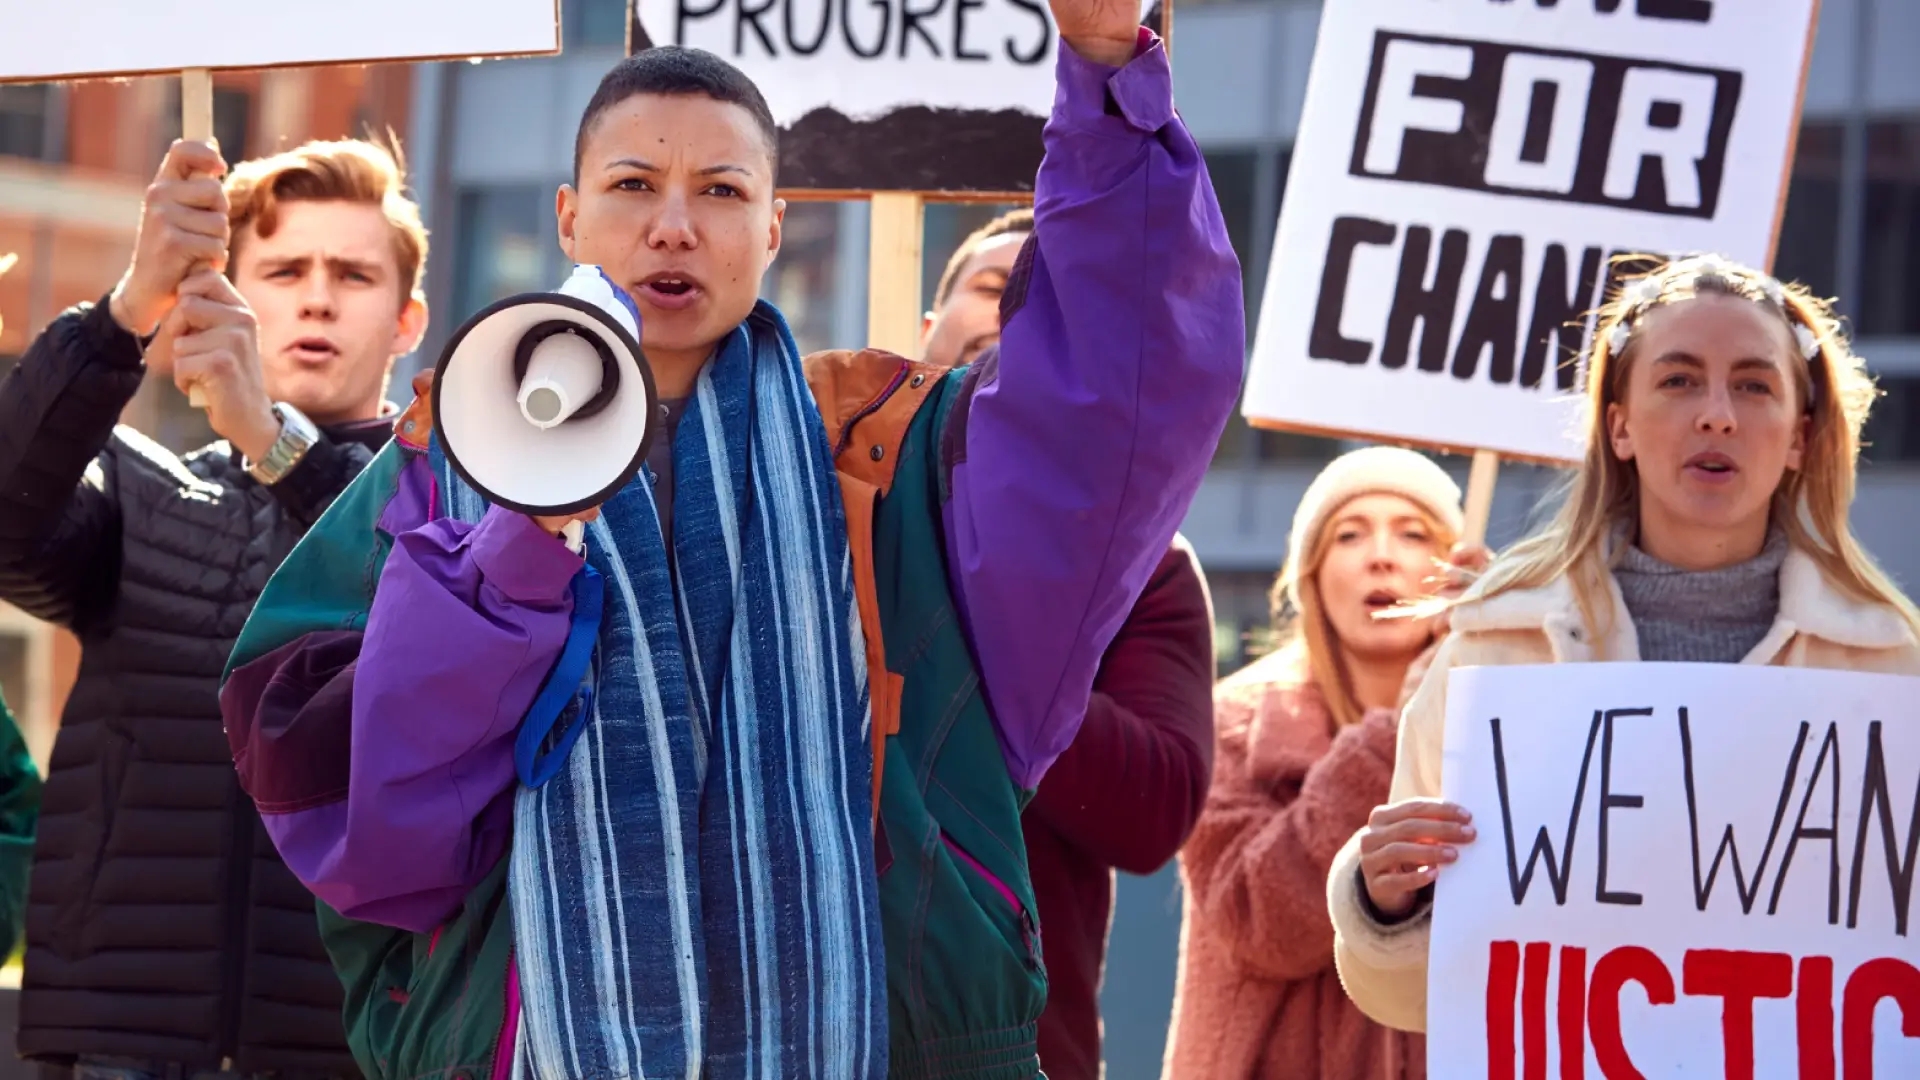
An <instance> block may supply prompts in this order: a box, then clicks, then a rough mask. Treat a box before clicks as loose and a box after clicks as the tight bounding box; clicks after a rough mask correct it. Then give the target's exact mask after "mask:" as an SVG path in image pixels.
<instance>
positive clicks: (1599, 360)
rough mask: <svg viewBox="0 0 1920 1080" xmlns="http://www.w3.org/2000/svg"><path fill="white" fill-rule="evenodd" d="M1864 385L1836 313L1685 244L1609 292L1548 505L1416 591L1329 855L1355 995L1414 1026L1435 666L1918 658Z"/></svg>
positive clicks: (1453, 824)
mask: <svg viewBox="0 0 1920 1080" xmlns="http://www.w3.org/2000/svg"><path fill="white" fill-rule="evenodd" d="M1873 396H1874V389H1873V385H1872V382H1871V381H1870V379H1869V378H1868V376H1867V374H1866V372H1865V371H1864V369H1863V365H1862V363H1861V361H1860V359H1859V357H1857V356H1855V355H1853V353H1852V351H1851V349H1850V348H1849V346H1848V343H1847V341H1846V338H1845V337H1844V336H1843V334H1842V331H1841V329H1840V326H1839V323H1838V321H1837V320H1836V319H1835V317H1834V315H1833V312H1832V310H1831V308H1830V307H1829V306H1828V305H1827V304H1826V303H1825V302H1823V301H1820V300H1818V299H1816V298H1814V297H1813V296H1812V295H1810V294H1809V293H1808V292H1807V291H1806V290H1805V289H1803V288H1801V287H1800V286H1798V285H1782V284H1781V283H1780V282H1778V281H1776V280H1774V279H1773V278H1772V277H1770V276H1768V275H1766V274H1764V273H1761V272H1760V271H1757V270H1753V269H1750V268H1748V267H1744V266H1739V265H1735V264H1732V263H1729V262H1726V261H1723V260H1719V259H1715V258H1711V257H1700V258H1689V259H1683V260H1679V261H1676V262H1673V263H1669V264H1667V265H1665V266H1664V267H1662V268H1660V269H1658V270H1656V271H1654V272H1652V273H1650V274H1648V275H1646V276H1644V277H1641V278H1638V279H1635V280H1633V281H1631V282H1629V283H1628V284H1627V285H1626V286H1625V287H1624V288H1623V289H1622V290H1621V291H1620V293H1619V294H1618V295H1617V296H1615V297H1614V298H1613V299H1612V300H1610V301H1609V302H1608V303H1607V305H1606V306H1605V308H1604V309H1603V310H1602V311H1601V315H1600V320H1599V324H1598V328H1597V330H1596V333H1595V339H1594V345H1593V352H1592V357H1591V363H1590V364H1589V366H1588V374H1587V404H1588V406H1589V418H1588V425H1589V426H1588V429H1587V443H1586V457H1585V461H1584V463H1583V465H1582V467H1581V468H1580V469H1579V471H1578V472H1577V473H1575V474H1574V477H1573V480H1572V484H1571V488H1570V490H1569V491H1568V493H1567V498H1566V501H1565V503H1564V504H1563V505H1562V507H1561V508H1560V511H1559V513H1558V514H1557V516H1556V517H1555V518H1554V519H1553V521H1552V522H1551V523H1550V524H1549V525H1548V527H1547V528H1546V529H1545V530H1544V531H1543V532H1541V533H1540V534H1539V535H1537V536H1534V537H1532V538H1530V539H1528V540H1526V541H1524V542H1522V543H1520V544H1518V545H1516V546H1515V547H1514V548H1513V549H1512V550H1511V551H1509V552H1508V553H1506V554H1505V555H1503V556H1502V557H1501V558H1500V559H1498V560H1497V561H1496V562H1495V563H1494V564H1493V565H1492V566H1491V567H1490V568H1489V569H1488V571H1487V573H1486V574H1485V576H1484V577H1483V578H1482V579H1481V580H1480V581H1478V582H1476V583H1475V584H1474V585H1473V586H1472V587H1471V588H1470V589H1468V590H1467V592H1466V593H1465V595H1464V596H1462V597H1461V598H1460V599H1459V600H1458V601H1444V600H1442V601H1436V602H1434V604H1433V605H1431V607H1434V608H1438V607H1446V608H1450V612H1451V618H1452V631H1451V634H1450V636H1449V637H1448V639H1447V640H1446V641H1445V642H1444V643H1443V644H1442V645H1441V647H1440V650H1439V652H1438V653H1437V654H1436V656H1435V658H1434V661H1433V664H1432V667H1431V668H1430V669H1429V671H1428V672H1427V674H1426V676H1425V677H1424V679H1423V680H1422V682H1421V685H1420V687H1419V689H1418V690H1417V691H1416V692H1415V693H1414V695H1413V697H1412V699H1411V700H1410V701H1409V703H1408V705H1407V709H1406V713H1405V715H1404V716H1403V717H1402V719H1401V724H1400V733H1399V747H1398V754H1397V757H1396V761H1395V766H1394V776H1393V785H1392V791H1391V794H1390V796H1389V801H1388V803H1387V805H1384V806H1381V807H1379V808H1377V809H1375V810H1374V811H1373V814H1372V817H1371V819H1370V820H1369V822H1368V824H1367V826H1366V828H1364V829H1361V830H1360V831H1359V832H1358V833H1357V834H1355V836H1354V837H1353V838H1352V839H1351V840H1350V841H1349V842H1348V843H1347V845H1346V847H1345V848H1344V849H1342V851H1341V852H1340V855H1339V856H1338V857H1337V858H1335V860H1334V862H1333V869H1332V873H1331V876H1330V878H1329V881H1328V900H1329V906H1330V909H1331V913H1332V916H1333V923H1334V930H1335V941H1334V946H1335V947H1334V952H1335V957H1336V960H1337V962H1338V966H1339V970H1340V977H1341V980H1342V982H1343V983H1344V984H1345V986H1346V989H1347V992H1348V994H1349V995H1350V996H1351V997H1352V998H1353V1001H1354V1002H1355V1004H1357V1005H1359V1006H1360V1008H1361V1010H1362V1011H1364V1012H1366V1013H1367V1014H1368V1015H1369V1016H1372V1017H1373V1018H1374V1019H1376V1020H1379V1021H1380V1022H1381V1023H1384V1024H1387V1025H1389V1026H1392V1027H1396V1028H1400V1029H1403V1030H1408V1031H1421V1030H1425V1027H1426V991H1427V970H1426V967H1427V943H1428V931H1429V927H1430V925H1431V920H1430V919H1429V917H1428V916H1429V913H1430V907H1431V903H1432V889H1433V883H1434V880H1435V878H1436V876H1437V875H1438V874H1439V873H1440V871H1441V868H1442V867H1444V866H1446V865H1448V864H1449V863H1451V862H1453V861H1454V860H1455V859H1456V858H1457V855H1458V850H1457V849H1458V846H1459V845H1462V844H1467V843H1471V842H1472V841H1473V839H1474V836H1475V829H1474V823H1473V822H1472V821H1470V820H1468V815H1467V814H1466V812H1465V811H1464V810H1462V809H1461V808H1460V807H1458V806H1455V805H1453V804H1451V803H1447V802H1443V801H1440V800H1439V799H1438V798H1437V796H1438V794H1439V792H1440V749H1441V735H1442V730H1443V726H1444V723H1445V719H1446V711H1447V709H1446V689H1447V673H1448V671H1449V670H1451V669H1453V668H1456V667H1468V666H1482V665H1489V664H1543V663H1568V662H1579V661H1616V662H1618V661H1640V660H1647V661H1689V662H1716V663H1747V664H1774V665H1782V666H1788V667H1816V668H1835V669H1842V670H1850V671H1871V672H1891V673H1906V674H1912V673H1920V612H1917V611H1916V610H1915V608H1914V606H1913V604H1912V603H1911V602H1909V601H1908V600H1907V599H1906V597H1904V596H1903V595H1902V594H1901V593H1900V590H1899V589H1898V588H1897V587H1896V586H1895V585H1894V584H1893V583H1892V582H1891V581H1890V580H1889V579H1888V578H1887V576H1886V574H1885V573H1883V572H1882V571H1881V570H1880V568H1879V567H1878V566H1877V565H1876V564H1875V563H1874V561H1873V559H1872V557H1871V556H1869V555H1868V554H1867V552H1866V551H1865V550H1864V549H1863V548H1862V547H1861V545H1860V542H1859V541H1858V540H1857V539H1856V538H1855V537H1854V535H1853V533H1852V531H1851V530H1850V528H1849V526H1848V523H1847V511H1848V509H1849V507H1850V506H1851V505H1852V502H1853V492H1854V468H1855V461H1856V459H1857V457H1858V455H1859V449H1860V430H1861V427H1862V425H1863V424H1864V423H1865V421H1866V417H1867V411H1868V408H1869V407H1870V405H1871V403H1872V399H1873ZM1411 613H1412V614H1431V613H1432V612H1431V610H1421V609H1419V608H1416V609H1414V611H1413V612H1411Z"/></svg>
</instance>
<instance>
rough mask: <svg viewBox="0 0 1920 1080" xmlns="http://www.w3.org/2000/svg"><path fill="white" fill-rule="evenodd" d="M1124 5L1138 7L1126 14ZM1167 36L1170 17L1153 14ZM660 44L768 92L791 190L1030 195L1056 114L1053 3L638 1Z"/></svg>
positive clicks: (1162, 8) (1149, 11)
mask: <svg viewBox="0 0 1920 1080" xmlns="http://www.w3.org/2000/svg"><path fill="white" fill-rule="evenodd" d="M1123 2H1124V0H1123ZM1139 9H1140V17H1141V21H1142V23H1143V24H1144V25H1149V26H1152V27H1153V28H1154V29H1155V30H1160V31H1164V29H1165V27H1166V23H1165V20H1164V18H1163V15H1164V13H1165V12H1166V11H1168V10H1169V5H1168V3H1166V2H1164V0H1162V2H1156V0H1139ZM636 11H637V12H638V15H639V21H640V27H641V30H642V32H643V33H644V35H645V37H646V39H647V42H648V43H650V44H653V45H685V46H689V47H692V48H698V49H705V50H707V51H709V52H712V53H715V54H717V55H719V56H722V57H724V58H726V59H727V60H728V61H729V62H731V63H733V64H734V65H735V66H737V67H739V68H740V70H741V71H743V72H745V73H746V74H747V77H748V78H751V79H752V80H753V81H754V83H755V84H756V85H757V86H759V87H760V90H761V93H762V94H764V95H765V97H766V99H767V105H768V107H769V108H771V109H772V110H773V120H774V123H775V124H776V125H778V126H779V128H780V131H781V142H780V159H781V160H780V173H781V180H780V183H781V187H782V188H805V189H822V190H837V191H856V190H867V191H873V190H895V191H1000V192H1029V191H1032V190H1033V176H1034V173H1035V172H1036V171H1037V170H1038V168H1039V164H1040V157H1041V140H1040V132H1041V128H1042V126H1043V125H1044V124H1045V122H1046V118H1047V116H1048V114H1049V113H1051V112H1052V110H1053V94H1054V82H1053V72H1054V66H1055V64H1056V62H1057V60H1058V58H1059V50H1060V47H1061V46H1060V41H1059V31H1058V28H1057V27H1056V26H1055V25H1054V22H1053V13H1052V11H1051V10H1049V8H1048V6H1047V0H867V2H861V0H845V2H842V0H638V3H637V7H636Z"/></svg>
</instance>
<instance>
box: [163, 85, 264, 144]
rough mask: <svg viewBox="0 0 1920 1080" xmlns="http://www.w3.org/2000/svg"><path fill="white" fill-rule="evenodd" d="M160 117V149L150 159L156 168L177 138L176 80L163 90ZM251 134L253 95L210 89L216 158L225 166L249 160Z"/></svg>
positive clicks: (228, 88)
mask: <svg viewBox="0 0 1920 1080" xmlns="http://www.w3.org/2000/svg"><path fill="white" fill-rule="evenodd" d="M160 115H161V122H160V127H159V133H160V145H159V147H158V148H157V149H156V150H155V151H154V155H153V160H154V162H155V163H156V164H158V163H159V161H160V159H161V158H162V157H164V156H165V155H166V152H167V147H169V146H171V145H172V144H173V140H175V139H177V138H179V137H180V130H181V125H180V80H178V79H174V80H172V85H171V86H169V87H168V88H167V106H166V108H165V109H164V110H163V111H162V112H161V114H160ZM252 133H253V95H252V94H251V93H249V92H247V91H245V90H239V89H235V88H233V87H227V86H216V87H214V88H213V137H214V139H215V140H217V141H218V142H219V143H220V156H221V157H223V158H225V159H226V160H227V161H228V162H229V163H231V162H235V161H244V160H246V159H247V158H249V157H251V156H253V140H252V138H251V136H252Z"/></svg>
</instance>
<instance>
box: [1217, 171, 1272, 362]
mask: <svg viewBox="0 0 1920 1080" xmlns="http://www.w3.org/2000/svg"><path fill="white" fill-rule="evenodd" d="M1204 156H1205V157H1206V160H1207V175H1208V176H1209V177H1210V178H1211V179H1212V180H1213V196H1214V198H1215V199H1217V200H1219V202H1220V216H1221V217H1223V218H1225V219H1226V222H1227V241H1228V242H1229V243H1231V244H1232V245H1233V253H1234V254H1235V255H1238V256H1239V257H1240V267H1241V274H1240V278H1241V284H1242V285H1243V286H1244V287H1245V289H1246V298H1245V299H1246V304H1247V307H1248V309H1249V310H1250V311H1251V310H1252V309H1253V308H1254V307H1255V296H1256V295H1257V294H1255V293H1254V292H1253V289H1254V279H1255V278H1256V277H1257V276H1258V275H1257V274H1251V273H1248V272H1247V267H1249V266H1251V265H1252V259H1253V235H1254V228H1255V222H1254V220H1253V204H1254V195H1253V187H1254V175H1255V173H1256V172H1257V170H1258V160H1259V154H1258V153H1257V152H1255V151H1253V150H1215V151H1210V152H1208V153H1206V154H1205V155H1204ZM1266 224H1267V226H1268V227H1269V228H1271V227H1272V224H1273V223H1272V222H1267V223H1266ZM1248 329H1249V331H1251V329H1252V320H1251V319H1249V320H1248ZM1248 337H1252V334H1251V333H1249V334H1248Z"/></svg>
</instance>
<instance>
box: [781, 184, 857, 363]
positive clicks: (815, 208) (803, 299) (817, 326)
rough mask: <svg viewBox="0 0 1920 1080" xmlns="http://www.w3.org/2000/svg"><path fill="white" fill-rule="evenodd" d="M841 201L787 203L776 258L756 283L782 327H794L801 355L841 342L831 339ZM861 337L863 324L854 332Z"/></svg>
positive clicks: (837, 265)
mask: <svg viewBox="0 0 1920 1080" xmlns="http://www.w3.org/2000/svg"><path fill="white" fill-rule="evenodd" d="M842 205H843V204H841V203H832V202H797V203H789V204H788V205H787V217H786V222H785V224H784V225H783V227H782V228H781V230H780V256H779V258H777V259H775V260H773V267H772V268H771V269H769V270H768V271H767V276H766V277H765V278H763V279H761V282H760V295H761V296H763V297H765V298H766V299H767V300H768V301H770V302H772V304H773V306H774V307H777V308H779V309H780V314H782V315H784V316H786V317H787V328H788V329H790V330H792V331H793V341H794V344H795V345H798V346H799V347H800V354H801V355H802V356H804V355H806V354H807V353H810V352H818V351H819V350H821V349H829V348H832V347H833V346H834V345H836V344H842V345H844V344H845V341H837V340H836V337H837V328H836V327H835V325H834V315H835V306H836V305H837V304H838V303H839V298H838V288H839V284H840V282H839V275H840V242H839V241H840V228H841V220H842V219H841V206H842ZM861 254H862V255H864V254H865V252H862V253H861ZM862 280H863V281H864V279H862ZM865 335H866V327H865V326H862V327H860V328H859V335H858V336H859V337H864V336H865Z"/></svg>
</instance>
